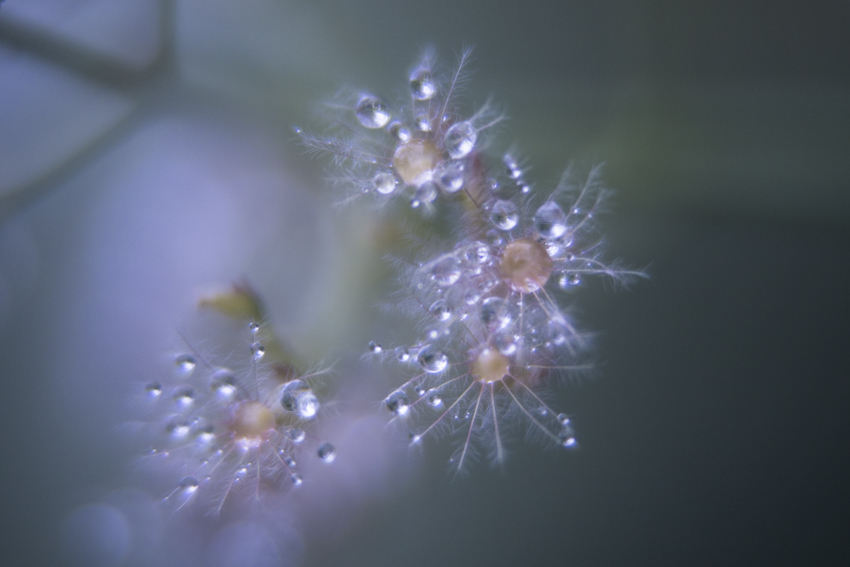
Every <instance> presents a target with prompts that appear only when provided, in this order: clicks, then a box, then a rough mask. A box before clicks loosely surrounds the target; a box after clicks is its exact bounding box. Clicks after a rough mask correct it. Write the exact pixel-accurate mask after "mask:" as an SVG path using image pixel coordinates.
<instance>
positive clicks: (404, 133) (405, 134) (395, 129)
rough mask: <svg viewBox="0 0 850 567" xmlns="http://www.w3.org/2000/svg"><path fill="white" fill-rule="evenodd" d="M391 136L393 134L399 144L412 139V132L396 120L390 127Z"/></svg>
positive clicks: (388, 128)
mask: <svg viewBox="0 0 850 567" xmlns="http://www.w3.org/2000/svg"><path fill="white" fill-rule="evenodd" d="M387 130H389V132H390V134H392V136H393V138H395V139H396V140H398V141H399V142H406V141H408V140H409V139H410V130H408V129H407V126H405V125H404V124H402V123H401V122H399V121H398V120H396V121H395V122H392V123H391V124H390V125H389V126H388V127H387Z"/></svg>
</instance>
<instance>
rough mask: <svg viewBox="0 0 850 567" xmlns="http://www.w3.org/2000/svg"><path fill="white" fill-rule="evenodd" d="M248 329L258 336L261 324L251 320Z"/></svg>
mask: <svg viewBox="0 0 850 567" xmlns="http://www.w3.org/2000/svg"><path fill="white" fill-rule="evenodd" d="M248 330H249V331H251V334H252V335H254V336H257V333H259V332H260V325H259V323H257V322H255V321H251V322H250V323H248Z"/></svg>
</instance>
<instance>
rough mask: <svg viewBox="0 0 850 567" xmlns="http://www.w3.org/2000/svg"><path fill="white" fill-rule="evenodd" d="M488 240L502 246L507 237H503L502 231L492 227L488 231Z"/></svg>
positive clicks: (494, 244)
mask: <svg viewBox="0 0 850 567" xmlns="http://www.w3.org/2000/svg"><path fill="white" fill-rule="evenodd" d="M487 241H488V242H489V243H490V244H492V245H493V246H501V245H503V244H504V243H505V239H504V238H503V237H502V233H500V232H499V231H498V230H496V229H495V228H492V229H490V230H488V231H487Z"/></svg>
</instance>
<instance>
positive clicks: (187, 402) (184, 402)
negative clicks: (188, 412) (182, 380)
mask: <svg viewBox="0 0 850 567" xmlns="http://www.w3.org/2000/svg"><path fill="white" fill-rule="evenodd" d="M194 401H195V391H194V390H193V389H192V388H181V389H180V390H177V392H176V393H175V394H174V403H175V404H177V405H178V406H180V407H182V408H187V407H189V406H191V405H192V402H194Z"/></svg>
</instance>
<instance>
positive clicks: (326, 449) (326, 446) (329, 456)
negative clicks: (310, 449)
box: [316, 442, 336, 463]
mask: <svg viewBox="0 0 850 567" xmlns="http://www.w3.org/2000/svg"><path fill="white" fill-rule="evenodd" d="M316 454H317V455H319V458H320V459H322V460H323V461H325V462H326V463H332V462H333V460H334V459H335V458H336V449H334V446H333V445H331V444H330V443H327V442H325V443H322V444H321V445H319V450H318V451H316Z"/></svg>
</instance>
